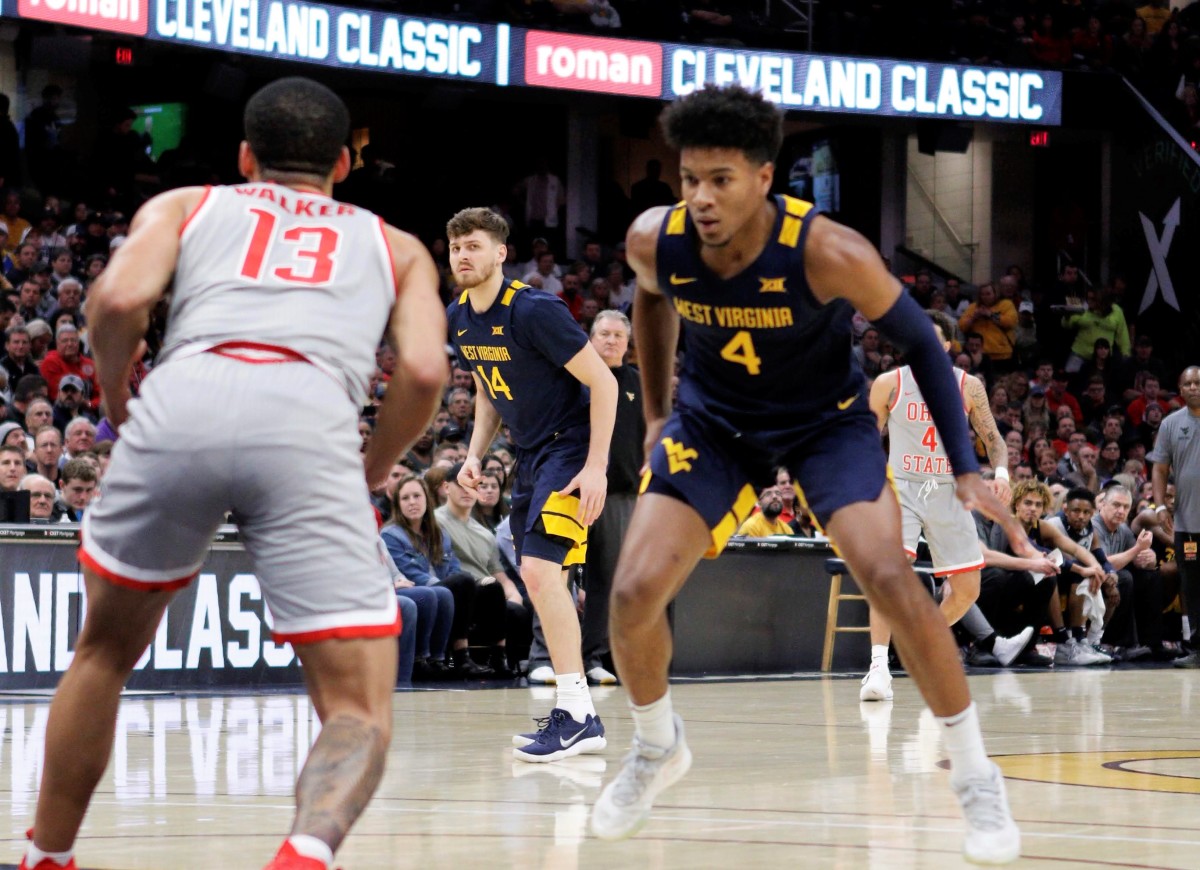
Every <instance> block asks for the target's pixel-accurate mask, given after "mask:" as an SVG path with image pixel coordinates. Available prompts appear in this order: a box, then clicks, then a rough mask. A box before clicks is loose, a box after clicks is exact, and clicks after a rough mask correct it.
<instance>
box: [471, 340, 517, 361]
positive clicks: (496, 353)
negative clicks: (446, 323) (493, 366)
mask: <svg viewBox="0 0 1200 870" xmlns="http://www.w3.org/2000/svg"><path fill="white" fill-rule="evenodd" d="M459 349H460V350H461V351H462V355H463V356H464V357H466V358H467V359H469V360H472V361H480V362H511V361H512V355H511V354H510V353H509V352H508V348H507V347H505V346H504V345H495V344H464V345H462V346H461V347H460V348H459Z"/></svg>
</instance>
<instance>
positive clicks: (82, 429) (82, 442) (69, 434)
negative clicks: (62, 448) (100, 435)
mask: <svg viewBox="0 0 1200 870" xmlns="http://www.w3.org/2000/svg"><path fill="white" fill-rule="evenodd" d="M63 443H64V444H65V445H66V448H67V449H66V455H65V456H64V458H63V459H64V462H65V461H68V460H71V459H74V458H75V457H76V456H78V455H79V454H81V453H86V452H88V451H90V450H91V449H92V448H93V447H94V446H95V445H96V427H95V426H94V425H93V424H92V421H91V420H89V419H87V418H86V417H76V418H75V419H74V420H72V421H71V422H70V423H68V424H67V429H66V437H65V438H64V439H63Z"/></svg>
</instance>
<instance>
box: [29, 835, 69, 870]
mask: <svg viewBox="0 0 1200 870" xmlns="http://www.w3.org/2000/svg"><path fill="white" fill-rule="evenodd" d="M25 839H26V840H28V841H29V842H31V843H32V842H33V828H29V829H28V830H26V831H25ZM17 870H79V868H78V867H77V866H76V864H75V859H74V858H72V859H71V860H70V861H68V862H67V863H66V864H56V863H54V862H53V861H51V860H50V859H49V858H43V859H42V860H41V861H38V862H37V864H35V865H33V866H32V867H30V866H29V864H28V863H27V861H26V858H25V857H22V858H21V863H20V864H18V865H17Z"/></svg>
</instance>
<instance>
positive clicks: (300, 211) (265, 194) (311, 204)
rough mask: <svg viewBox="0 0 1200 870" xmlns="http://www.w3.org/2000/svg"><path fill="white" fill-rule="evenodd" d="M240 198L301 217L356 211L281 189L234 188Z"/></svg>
mask: <svg viewBox="0 0 1200 870" xmlns="http://www.w3.org/2000/svg"><path fill="white" fill-rule="evenodd" d="M234 191H236V192H237V193H238V194H239V195H240V196H245V197H249V198H251V199H265V200H268V201H269V202H273V203H275V205H277V206H279V207H280V208H281V209H283V210H284V211H285V212H287V213H288V214H294V215H300V216H301V217H340V216H341V215H345V214H354V213H355V211H357V209H355V207H354V206H352V205H346V204H345V203H341V202H334V201H333V200H330V199H325V198H323V197H322V198H321V199H309V198H307V197H303V196H296V195H295V194H294V193H293V192H292V191H290V190H285V189H283V188H278V189H276V188H273V187H235V188H234Z"/></svg>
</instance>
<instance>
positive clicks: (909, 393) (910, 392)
mask: <svg viewBox="0 0 1200 870" xmlns="http://www.w3.org/2000/svg"><path fill="white" fill-rule="evenodd" d="M904 395H906V396H911V395H912V390H905V391H904Z"/></svg>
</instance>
